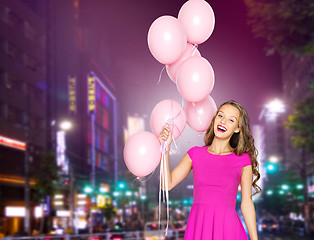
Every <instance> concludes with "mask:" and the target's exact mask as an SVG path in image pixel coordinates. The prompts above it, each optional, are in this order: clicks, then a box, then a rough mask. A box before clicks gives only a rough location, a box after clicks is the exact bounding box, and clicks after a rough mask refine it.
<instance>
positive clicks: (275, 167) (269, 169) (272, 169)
mask: <svg viewBox="0 0 314 240" xmlns="http://www.w3.org/2000/svg"><path fill="white" fill-rule="evenodd" d="M265 167H266V171H267V172H268V173H274V172H277V170H278V165H277V164H275V163H266V165H265Z"/></svg>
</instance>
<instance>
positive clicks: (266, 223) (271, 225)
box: [259, 218, 279, 232]
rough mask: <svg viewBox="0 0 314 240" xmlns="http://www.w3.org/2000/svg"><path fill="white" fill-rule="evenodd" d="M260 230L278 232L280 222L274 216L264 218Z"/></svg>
mask: <svg viewBox="0 0 314 240" xmlns="http://www.w3.org/2000/svg"><path fill="white" fill-rule="evenodd" d="M259 231H260V232H278V231H279V224H278V223H277V222H276V221H275V220H274V219H272V218H264V219H262V220H261V222H260V225H259Z"/></svg>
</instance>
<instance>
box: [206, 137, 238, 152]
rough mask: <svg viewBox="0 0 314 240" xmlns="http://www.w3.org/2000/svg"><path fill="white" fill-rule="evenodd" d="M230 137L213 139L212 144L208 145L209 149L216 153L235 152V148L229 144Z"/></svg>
mask: <svg viewBox="0 0 314 240" xmlns="http://www.w3.org/2000/svg"><path fill="white" fill-rule="evenodd" d="M229 140H230V139H223V140H222V139H218V138H215V137H214V139H213V142H212V144H211V145H210V146H209V147H208V150H209V151H211V152H213V153H215V154H222V153H228V152H233V150H234V149H233V148H232V147H231V146H230V144H229Z"/></svg>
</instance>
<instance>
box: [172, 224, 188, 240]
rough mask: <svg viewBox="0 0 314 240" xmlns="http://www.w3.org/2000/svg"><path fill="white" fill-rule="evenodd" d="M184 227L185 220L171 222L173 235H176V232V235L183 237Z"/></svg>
mask: <svg viewBox="0 0 314 240" xmlns="http://www.w3.org/2000/svg"><path fill="white" fill-rule="evenodd" d="M185 228H186V224H185V222H180V221H177V222H174V223H173V230H174V236H176V234H177V233H176V232H178V237H180V238H181V237H184V233H185Z"/></svg>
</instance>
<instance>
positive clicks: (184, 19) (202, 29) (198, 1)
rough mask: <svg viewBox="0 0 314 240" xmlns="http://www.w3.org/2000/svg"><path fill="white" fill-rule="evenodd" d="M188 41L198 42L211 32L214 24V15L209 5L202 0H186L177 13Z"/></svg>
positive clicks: (203, 40)
mask: <svg viewBox="0 0 314 240" xmlns="http://www.w3.org/2000/svg"><path fill="white" fill-rule="evenodd" d="M178 19H179V21H180V22H181V23H182V25H183V27H184V29H185V32H186V36H187V40H188V42H189V43H193V44H200V43H203V42H205V41H206V40H207V39H208V38H209V37H210V35H211V34H212V32H213V30H214V26H215V15H214V11H213V9H212V8H211V6H210V5H209V4H208V3H207V2H206V1H203V0H194V1H187V2H186V3H185V4H183V6H182V7H181V9H180V11H179V15H178Z"/></svg>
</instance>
